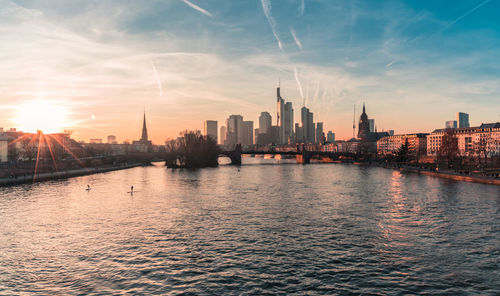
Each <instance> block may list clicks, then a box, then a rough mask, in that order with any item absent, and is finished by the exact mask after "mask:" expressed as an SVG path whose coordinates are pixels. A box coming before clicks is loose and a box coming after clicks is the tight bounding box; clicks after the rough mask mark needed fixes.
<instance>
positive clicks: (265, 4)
mask: <svg viewBox="0 0 500 296" xmlns="http://www.w3.org/2000/svg"><path fill="white" fill-rule="evenodd" d="M261 3H262V10H263V11H264V14H265V15H266V18H267V21H268V22H269V25H270V26H271V31H273V35H274V38H276V41H278V47H279V48H280V49H281V50H283V44H282V43H281V40H280V37H279V36H278V33H277V32H276V21H275V20H274V18H273V16H272V15H271V2H270V0H261Z"/></svg>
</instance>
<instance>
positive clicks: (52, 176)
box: [0, 163, 144, 186]
mask: <svg viewBox="0 0 500 296" xmlns="http://www.w3.org/2000/svg"><path fill="white" fill-rule="evenodd" d="M141 165H144V163H128V164H120V165H113V166H103V167H94V168H80V169H71V170H65V171H59V172H50V173H39V174H36V175H34V174H22V175H16V176H11V177H7V178H0V186H8V185H16V184H24V183H32V182H41V181H49V180H57V179H66V178H71V177H78V176H85V175H90V174H97V173H105V172H111V171H116V170H123V169H129V168H133V167H137V166H141Z"/></svg>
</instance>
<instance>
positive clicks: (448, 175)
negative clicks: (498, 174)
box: [381, 165, 500, 185]
mask: <svg viewBox="0 0 500 296" xmlns="http://www.w3.org/2000/svg"><path fill="white" fill-rule="evenodd" d="M381 167H383V168H386V169H394V170H399V171H401V172H404V173H414V174H420V175H425V176H431V177H437V178H443V179H449V180H454V181H462V182H474V183H481V184H489V185H500V179H498V178H492V177H486V176H474V175H464V174H459V173H455V172H452V171H441V172H434V171H429V170H425V169H419V168H416V167H411V166H402V167H392V166H384V165H382V166H381Z"/></svg>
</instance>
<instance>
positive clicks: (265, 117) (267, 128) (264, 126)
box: [259, 112, 273, 134]
mask: <svg viewBox="0 0 500 296" xmlns="http://www.w3.org/2000/svg"><path fill="white" fill-rule="evenodd" d="M272 125H273V119H272V116H271V114H269V112H261V113H260V116H259V134H266V133H269V132H271V126H272Z"/></svg>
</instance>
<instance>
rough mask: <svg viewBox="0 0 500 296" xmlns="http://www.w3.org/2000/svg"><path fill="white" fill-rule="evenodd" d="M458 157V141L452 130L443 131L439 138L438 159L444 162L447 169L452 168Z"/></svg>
mask: <svg viewBox="0 0 500 296" xmlns="http://www.w3.org/2000/svg"><path fill="white" fill-rule="evenodd" d="M457 156H458V139H457V137H456V136H455V132H454V130H453V129H451V128H448V129H446V130H445V132H444V135H443V136H442V137H441V147H440V148H439V151H438V159H439V160H441V161H445V162H446V164H447V166H448V168H450V167H452V166H453V164H454V162H455V160H456V158H457Z"/></svg>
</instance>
